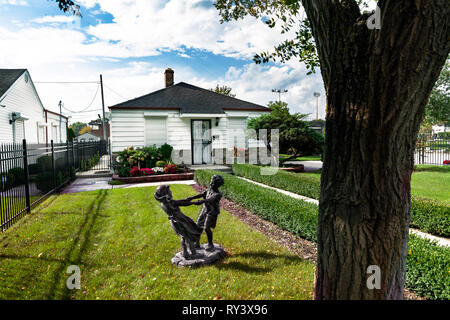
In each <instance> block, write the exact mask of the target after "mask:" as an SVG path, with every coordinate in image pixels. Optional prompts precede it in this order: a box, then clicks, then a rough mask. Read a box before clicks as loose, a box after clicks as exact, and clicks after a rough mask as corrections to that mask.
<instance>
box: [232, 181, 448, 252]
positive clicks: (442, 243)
mask: <svg viewBox="0 0 450 320" xmlns="http://www.w3.org/2000/svg"><path fill="white" fill-rule="evenodd" d="M236 177H237V178H239V179H242V180H245V181H248V182H251V183H254V184H256V185H258V186H261V187H264V188H267V189H272V190H275V191H277V192H279V193H282V194H285V195H287V196H289V197H292V198H295V199H300V200H303V201H306V202H309V203H313V204H315V205H319V201H318V200H316V199H311V198H308V197H304V196H301V195H298V194H296V193H292V192H289V191H286V190H282V189H278V188H274V187H271V186H268V185H266V184H262V183H259V182H256V181H253V180H249V179H246V178H242V177H238V176H236ZM409 233H413V234H415V235H417V236H419V237H421V238H426V239H429V240H433V241H436V242H437V243H438V244H439V245H440V246H443V247H450V239H448V238H442V237H437V236H434V235H432V234H429V233H426V232H423V231H420V230H417V229H413V228H409Z"/></svg>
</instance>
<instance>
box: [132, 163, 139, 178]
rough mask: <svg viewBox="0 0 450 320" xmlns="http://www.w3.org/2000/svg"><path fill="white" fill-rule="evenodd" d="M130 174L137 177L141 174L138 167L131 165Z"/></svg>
mask: <svg viewBox="0 0 450 320" xmlns="http://www.w3.org/2000/svg"><path fill="white" fill-rule="evenodd" d="M130 175H131V176H132V177H139V176H140V175H141V170H140V169H139V168H138V167H136V166H135V167H132V168H131V170H130Z"/></svg>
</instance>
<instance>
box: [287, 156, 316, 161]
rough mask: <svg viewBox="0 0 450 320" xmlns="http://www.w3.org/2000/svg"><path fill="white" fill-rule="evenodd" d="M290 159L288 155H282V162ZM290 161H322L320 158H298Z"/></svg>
mask: <svg viewBox="0 0 450 320" xmlns="http://www.w3.org/2000/svg"><path fill="white" fill-rule="evenodd" d="M288 157H290V155H288V154H280V160H281V159H286V158H288ZM289 161H321V159H320V156H304V157H298V158H295V159H291V160H289Z"/></svg>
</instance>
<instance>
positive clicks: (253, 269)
mask: <svg viewBox="0 0 450 320" xmlns="http://www.w3.org/2000/svg"><path fill="white" fill-rule="evenodd" d="M231 257H232V258H237V257H241V258H245V259H254V260H261V262H263V261H269V260H278V261H277V262H278V263H277V264H276V265H275V266H272V267H261V266H258V263H257V261H252V263H251V264H250V263H249V264H246V263H243V262H237V261H230V262H227V261H225V262H223V263H220V264H217V265H216V267H217V268H218V269H233V270H238V271H242V272H247V273H257V274H258V273H268V272H271V271H273V270H274V269H275V268H277V266H280V265H291V264H293V263H299V262H302V261H304V260H303V259H301V258H299V257H296V256H292V255H286V254H279V255H276V254H273V253H267V252H244V253H239V254H233V255H231Z"/></svg>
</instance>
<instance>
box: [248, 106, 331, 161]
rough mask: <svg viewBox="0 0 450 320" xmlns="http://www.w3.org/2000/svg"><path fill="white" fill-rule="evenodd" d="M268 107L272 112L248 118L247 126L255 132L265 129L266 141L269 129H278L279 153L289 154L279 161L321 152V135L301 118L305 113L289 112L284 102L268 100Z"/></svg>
mask: <svg viewBox="0 0 450 320" xmlns="http://www.w3.org/2000/svg"><path fill="white" fill-rule="evenodd" d="M268 107H269V108H270V109H271V110H272V112H270V113H268V114H264V115H262V116H260V117H258V118H253V119H249V120H248V123H247V128H248V129H254V130H255V131H256V132H259V130H261V129H267V132H268V137H267V138H268V139H266V140H267V142H268V141H270V129H278V130H279V150H280V152H281V153H286V154H289V155H291V156H290V157H288V158H285V159H280V162H281V163H283V162H286V161H288V160H291V159H295V158H297V157H299V156H304V155H314V154H321V153H322V151H323V136H322V135H320V134H318V133H317V132H315V131H314V130H313V129H311V128H310V127H309V124H308V123H307V122H306V121H304V120H303V118H304V117H305V116H306V115H303V114H299V113H295V114H290V113H289V108H288V107H287V103H286V102H280V101H277V102H270V103H269V105H268ZM266 140H264V141H266ZM267 148H268V149H270V145H267Z"/></svg>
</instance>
